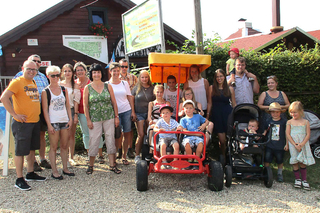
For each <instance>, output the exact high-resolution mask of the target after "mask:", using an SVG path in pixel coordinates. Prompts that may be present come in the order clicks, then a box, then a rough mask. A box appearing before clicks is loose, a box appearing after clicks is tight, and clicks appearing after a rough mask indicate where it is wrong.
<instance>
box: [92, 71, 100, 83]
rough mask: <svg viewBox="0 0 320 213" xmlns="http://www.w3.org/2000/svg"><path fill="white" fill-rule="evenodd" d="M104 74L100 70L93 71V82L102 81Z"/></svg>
mask: <svg viewBox="0 0 320 213" xmlns="http://www.w3.org/2000/svg"><path fill="white" fill-rule="evenodd" d="M101 78H102V74H101V71H100V70H93V71H92V79H93V81H101Z"/></svg>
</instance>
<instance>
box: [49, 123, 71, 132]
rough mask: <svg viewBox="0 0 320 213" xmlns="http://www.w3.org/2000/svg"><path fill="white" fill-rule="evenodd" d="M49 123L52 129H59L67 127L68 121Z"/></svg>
mask: <svg viewBox="0 0 320 213" xmlns="http://www.w3.org/2000/svg"><path fill="white" fill-rule="evenodd" d="M51 125H52V127H53V128H54V131H60V130H62V129H67V128H68V126H67V125H68V123H51Z"/></svg>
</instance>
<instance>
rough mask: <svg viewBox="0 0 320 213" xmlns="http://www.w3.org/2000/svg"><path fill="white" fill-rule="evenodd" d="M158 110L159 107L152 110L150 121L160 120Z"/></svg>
mask: <svg viewBox="0 0 320 213" xmlns="http://www.w3.org/2000/svg"><path fill="white" fill-rule="evenodd" d="M159 109H160V107H156V108H155V109H153V110H152V112H151V118H152V119H159V118H160V112H159ZM156 111H158V112H156Z"/></svg>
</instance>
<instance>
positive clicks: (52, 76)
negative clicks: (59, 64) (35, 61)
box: [50, 74, 60, 78]
mask: <svg viewBox="0 0 320 213" xmlns="http://www.w3.org/2000/svg"><path fill="white" fill-rule="evenodd" d="M50 77H51V78H56V77H57V78H60V74H56V75H50Z"/></svg>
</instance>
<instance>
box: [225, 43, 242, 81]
mask: <svg viewBox="0 0 320 213" xmlns="http://www.w3.org/2000/svg"><path fill="white" fill-rule="evenodd" d="M228 54H229V56H230V58H229V59H228V61H227V62H226V64H227V67H226V74H227V75H230V77H231V78H232V79H234V75H235V67H234V64H235V62H236V59H237V58H238V57H239V49H238V48H232V49H231V50H229V51H228ZM231 85H232V86H234V85H235V82H231Z"/></svg>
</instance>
